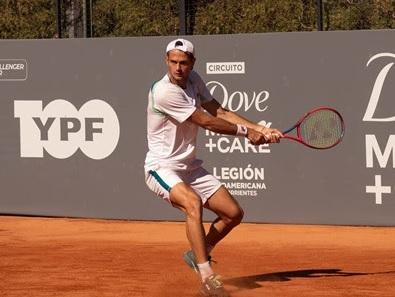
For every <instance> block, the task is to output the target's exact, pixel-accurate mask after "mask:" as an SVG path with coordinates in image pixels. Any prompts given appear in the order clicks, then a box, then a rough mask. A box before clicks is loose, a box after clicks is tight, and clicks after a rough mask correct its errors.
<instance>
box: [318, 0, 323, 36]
mask: <svg viewBox="0 0 395 297" xmlns="http://www.w3.org/2000/svg"><path fill="white" fill-rule="evenodd" d="M316 4H317V30H318V31H322V30H323V28H324V26H323V14H322V0H316Z"/></svg>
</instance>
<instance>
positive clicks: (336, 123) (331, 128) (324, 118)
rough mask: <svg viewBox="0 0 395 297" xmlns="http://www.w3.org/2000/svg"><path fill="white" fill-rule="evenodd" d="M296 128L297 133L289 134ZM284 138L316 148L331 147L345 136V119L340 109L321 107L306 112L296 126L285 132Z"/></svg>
mask: <svg viewBox="0 0 395 297" xmlns="http://www.w3.org/2000/svg"><path fill="white" fill-rule="evenodd" d="M295 129H296V135H295V136H293V135H289V134H288V133H290V132H291V131H293V130H295ZM283 134H284V138H286V139H291V140H295V141H297V142H299V143H302V144H304V145H305V146H308V147H310V148H314V149H329V148H331V147H334V146H335V145H337V144H339V143H340V142H341V140H342V139H343V136H344V121H343V118H342V116H341V115H340V113H339V112H338V111H336V110H335V109H333V108H330V107H319V108H316V109H313V110H311V111H309V112H308V113H306V114H305V115H304V116H303V117H302V118H301V119H300V120H299V121H298V122H297V123H296V124H295V125H294V126H292V127H291V128H289V129H287V130H285V131H284V132H283Z"/></svg>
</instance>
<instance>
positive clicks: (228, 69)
mask: <svg viewBox="0 0 395 297" xmlns="http://www.w3.org/2000/svg"><path fill="white" fill-rule="evenodd" d="M206 73H207V74H244V73H245V63H244V62H216V63H207V64H206Z"/></svg>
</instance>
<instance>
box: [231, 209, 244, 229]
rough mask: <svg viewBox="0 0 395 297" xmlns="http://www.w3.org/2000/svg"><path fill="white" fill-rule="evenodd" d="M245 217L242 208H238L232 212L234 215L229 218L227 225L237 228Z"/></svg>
mask: <svg viewBox="0 0 395 297" xmlns="http://www.w3.org/2000/svg"><path fill="white" fill-rule="evenodd" d="M243 217H244V211H243V209H242V208H240V207H238V208H236V209H235V210H233V211H232V213H231V214H230V215H229V216H228V217H227V225H230V226H233V227H234V226H237V225H239V224H240V223H241V221H242V220H243Z"/></svg>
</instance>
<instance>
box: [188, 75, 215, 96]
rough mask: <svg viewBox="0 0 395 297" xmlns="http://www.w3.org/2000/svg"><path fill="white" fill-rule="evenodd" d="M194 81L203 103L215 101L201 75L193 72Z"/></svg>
mask: <svg viewBox="0 0 395 297" xmlns="http://www.w3.org/2000/svg"><path fill="white" fill-rule="evenodd" d="M191 76H192V80H193V82H194V84H195V85H196V86H197V89H198V92H199V96H200V101H201V102H202V103H205V102H209V101H211V100H213V99H214V97H213V96H212V95H211V93H210V91H209V90H208V89H207V87H206V84H205V83H204V81H203V79H202V78H201V77H200V75H199V74H198V73H197V72H195V71H193V72H191Z"/></svg>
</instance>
